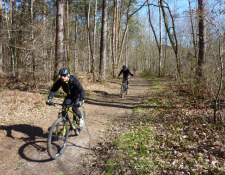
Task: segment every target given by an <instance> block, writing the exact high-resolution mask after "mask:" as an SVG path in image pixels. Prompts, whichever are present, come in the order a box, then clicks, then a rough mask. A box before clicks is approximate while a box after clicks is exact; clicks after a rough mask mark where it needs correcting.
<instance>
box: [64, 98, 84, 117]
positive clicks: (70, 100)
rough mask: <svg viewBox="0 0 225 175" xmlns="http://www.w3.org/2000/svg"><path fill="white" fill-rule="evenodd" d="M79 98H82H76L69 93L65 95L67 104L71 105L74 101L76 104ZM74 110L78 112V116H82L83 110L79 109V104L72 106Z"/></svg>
mask: <svg viewBox="0 0 225 175" xmlns="http://www.w3.org/2000/svg"><path fill="white" fill-rule="evenodd" d="M79 100H80V98H79V97H76V98H74V97H71V96H69V95H67V96H66V97H65V99H64V103H65V104H67V105H70V104H71V103H72V102H74V104H76V103H77V102H78V101H79ZM72 110H73V112H74V113H75V114H77V116H78V117H79V118H81V117H82V115H81V112H80V111H79V109H78V107H77V106H73V107H72Z"/></svg>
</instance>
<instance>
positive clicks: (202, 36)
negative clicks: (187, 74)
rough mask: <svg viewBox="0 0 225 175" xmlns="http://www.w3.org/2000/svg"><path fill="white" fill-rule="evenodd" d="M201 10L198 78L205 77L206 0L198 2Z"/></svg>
mask: <svg viewBox="0 0 225 175" xmlns="http://www.w3.org/2000/svg"><path fill="white" fill-rule="evenodd" d="M198 10H199V55H198V77H199V78H202V77H203V65H204V63H205V52H206V45H205V39H206V28H205V0H198Z"/></svg>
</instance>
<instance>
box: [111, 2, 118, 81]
mask: <svg viewBox="0 0 225 175" xmlns="http://www.w3.org/2000/svg"><path fill="white" fill-rule="evenodd" d="M116 23H117V0H114V11H113V24H112V25H113V26H112V60H113V77H114V78H115V77H117V67H118V65H117V64H118V63H117V58H116V57H117V55H116V53H117V51H116V48H117V47H116V33H117V32H116V31H117V28H116V27H117V24H116Z"/></svg>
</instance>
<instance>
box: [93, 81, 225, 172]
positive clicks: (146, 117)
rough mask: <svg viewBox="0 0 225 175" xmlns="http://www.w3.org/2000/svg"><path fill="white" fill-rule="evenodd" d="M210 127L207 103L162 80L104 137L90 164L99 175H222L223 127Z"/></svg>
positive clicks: (224, 159)
mask: <svg viewBox="0 0 225 175" xmlns="http://www.w3.org/2000/svg"><path fill="white" fill-rule="evenodd" d="M155 81H157V80H155ZM160 82H163V81H162V79H160ZM173 83H174V82H173ZM152 89H153V88H152ZM222 112H224V111H222ZM212 121H213V109H212V108H211V107H210V106H209V105H208V103H207V105H206V103H204V101H203V100H199V99H197V98H195V97H194V96H192V95H191V92H190V90H189V89H188V87H187V86H186V85H179V86H177V85H172V83H171V81H170V80H169V79H168V78H166V79H165V78H164V83H162V84H161V86H160V88H159V86H157V88H155V89H154V91H151V93H149V94H147V95H146V96H145V98H144V99H143V102H142V104H141V105H139V106H137V107H136V108H135V109H134V110H133V114H132V115H126V116H123V117H121V118H120V119H119V121H115V122H114V128H112V129H111V130H108V131H106V133H107V137H106V139H105V143H104V144H100V147H99V148H98V149H96V154H97V155H98V159H97V160H96V162H101V163H100V164H99V163H96V164H97V166H99V167H101V168H103V170H104V173H103V174H224V173H225V137H224V136H225V127H224V126H225V125H224V122H222V121H221V122H219V123H217V124H216V125H215V124H214V123H213V122H212ZM124 123H126V124H124ZM103 162H104V163H103Z"/></svg>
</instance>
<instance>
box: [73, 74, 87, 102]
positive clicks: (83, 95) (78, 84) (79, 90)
mask: <svg viewBox="0 0 225 175" xmlns="http://www.w3.org/2000/svg"><path fill="white" fill-rule="evenodd" d="M73 84H74V86H75V87H76V89H77V90H78V92H79V93H80V98H81V100H85V91H84V88H83V86H82V85H81V83H80V82H79V81H78V79H77V78H74V80H73Z"/></svg>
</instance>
